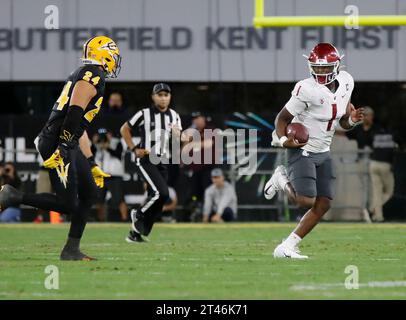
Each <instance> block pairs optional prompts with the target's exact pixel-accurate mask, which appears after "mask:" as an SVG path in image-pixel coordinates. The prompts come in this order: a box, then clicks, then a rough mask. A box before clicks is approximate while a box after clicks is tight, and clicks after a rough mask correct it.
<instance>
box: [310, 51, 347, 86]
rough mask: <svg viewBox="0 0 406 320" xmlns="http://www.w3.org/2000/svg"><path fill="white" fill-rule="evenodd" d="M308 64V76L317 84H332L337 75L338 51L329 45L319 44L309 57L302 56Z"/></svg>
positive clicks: (338, 64)
mask: <svg viewBox="0 0 406 320" xmlns="http://www.w3.org/2000/svg"><path fill="white" fill-rule="evenodd" d="M303 56H304V57H305V58H306V59H307V61H308V64H309V70H310V74H311V75H312V76H313V77H314V79H315V80H316V81H317V82H318V83H319V84H323V85H326V84H329V83H331V82H333V81H334V80H335V78H336V76H337V74H338V71H339V70H338V68H339V67H340V62H341V59H342V58H343V57H344V55H342V56H340V53H339V52H338V50H337V49H336V48H335V47H334V46H333V45H332V44H330V43H319V44H318V45H316V46H315V47H314V48H313V50H312V51H311V52H310V55H309V56H306V55H303Z"/></svg>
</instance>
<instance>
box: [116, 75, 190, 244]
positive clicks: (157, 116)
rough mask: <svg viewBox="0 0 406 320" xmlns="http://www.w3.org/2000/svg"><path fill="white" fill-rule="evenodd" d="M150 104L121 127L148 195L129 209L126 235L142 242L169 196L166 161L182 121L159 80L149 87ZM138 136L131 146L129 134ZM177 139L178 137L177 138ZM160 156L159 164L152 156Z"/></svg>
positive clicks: (128, 240) (178, 134) (169, 93)
mask: <svg viewBox="0 0 406 320" xmlns="http://www.w3.org/2000/svg"><path fill="white" fill-rule="evenodd" d="M151 98H152V101H153V103H152V105H151V106H150V107H149V108H144V109H142V110H139V111H138V112H137V113H135V115H134V116H133V117H132V118H131V119H129V120H128V121H127V122H125V123H124V125H123V126H122V127H121V130H120V132H121V135H122V136H123V138H124V140H125V141H126V143H127V146H128V148H129V149H131V151H133V152H134V153H135V155H136V164H137V169H138V173H139V175H141V177H143V178H144V180H145V182H146V183H147V185H148V197H147V199H146V201H145V202H144V204H143V205H142V206H141V207H140V208H138V210H132V211H131V220H132V228H131V230H130V233H129V235H128V236H127V238H126V241H127V242H144V241H146V239H145V238H144V237H143V236H147V235H148V234H149V233H150V232H151V230H152V226H153V225H154V222H155V217H156V216H157V215H158V214H159V213H161V212H162V207H163V205H164V204H165V202H166V201H167V200H168V198H169V191H168V185H167V179H168V170H167V165H166V164H165V163H168V161H169V160H170V159H171V156H172V155H171V152H172V151H174V150H175V148H173V150H172V148H171V140H172V136H174V139H182V143H184V142H186V138H185V137H183V136H182V138H181V131H182V124H181V120H180V117H179V114H178V113H177V112H176V111H175V110H173V109H171V108H169V105H170V102H171V88H170V87H169V85H167V84H166V83H158V84H156V85H154V87H153V89H152V95H151ZM133 135H135V136H140V137H141V142H140V143H139V144H138V145H134V142H133V140H132V136H133ZM178 141H179V140H178ZM152 157H154V159H162V160H163V161H160V162H159V163H158V164H154V163H156V162H155V161H154V163H152V161H151V159H152Z"/></svg>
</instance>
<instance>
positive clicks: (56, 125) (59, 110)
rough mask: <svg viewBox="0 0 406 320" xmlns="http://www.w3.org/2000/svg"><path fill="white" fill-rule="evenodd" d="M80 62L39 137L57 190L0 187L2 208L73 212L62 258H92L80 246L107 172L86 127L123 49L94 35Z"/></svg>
mask: <svg viewBox="0 0 406 320" xmlns="http://www.w3.org/2000/svg"><path fill="white" fill-rule="evenodd" d="M82 62H83V64H84V65H83V66H81V67H79V68H78V69H77V70H75V71H74V72H73V73H72V74H71V75H70V76H69V77H68V79H67V81H66V83H65V86H64V88H63V90H62V92H61V95H60V96H59V98H58V100H57V101H56V102H55V104H54V106H53V108H52V112H51V115H50V117H49V119H48V121H47V123H46V124H45V126H44V128H43V129H42V131H41V132H40V134H39V135H38V137H37V139H36V141H35V145H36V147H37V150H38V152H39V153H40V154H41V157H42V158H43V159H44V160H45V161H44V167H46V168H48V169H49V176H50V179H51V183H52V186H53V188H54V190H55V193H56V194H51V193H41V194H29V193H22V192H20V191H18V190H16V189H14V188H13V187H12V186H10V185H4V186H3V187H2V189H1V190H0V210H4V209H5V208H7V207H9V206H17V205H20V204H25V205H29V206H32V207H36V208H41V209H45V210H52V211H57V212H61V213H65V214H69V215H70V216H71V225H70V230H69V236H68V240H67V242H66V245H65V246H64V248H63V250H62V252H61V255H60V259H61V260H93V258H91V257H89V256H87V255H85V254H83V253H82V252H81V251H80V248H79V244H80V239H81V237H82V234H83V231H84V229H85V226H86V220H87V214H88V212H89V211H90V209H91V207H92V204H93V203H94V201H95V200H96V197H97V187H100V188H102V187H103V185H104V178H107V177H109V175H108V174H107V173H105V172H103V171H102V170H101V169H100V168H99V167H98V166H97V165H96V163H95V161H94V157H93V155H92V152H91V150H90V143H89V138H88V136H87V133H86V129H87V128H88V126H89V125H90V123H91V122H92V121H93V119H94V118H95V116H96V115H97V114H98V113H99V111H100V108H101V104H102V101H103V94H104V84H105V78H115V77H117V74H118V73H119V71H120V65H121V56H120V51H119V49H118V47H117V45H116V44H115V42H114V41H113V40H112V39H110V38H108V37H105V36H97V37H93V38H91V39H89V40H88V41H87V42H86V43H85V44H84V46H83V58H82Z"/></svg>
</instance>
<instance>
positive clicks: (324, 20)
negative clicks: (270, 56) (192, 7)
mask: <svg viewBox="0 0 406 320" xmlns="http://www.w3.org/2000/svg"><path fill="white" fill-rule="evenodd" d="M254 1H255V2H254V5H255V8H254V18H253V24H254V27H257V28H261V27H273V28H277V27H323V26H336V27H344V26H347V25H353V24H356V26H405V25H406V15H365V16H363V15H358V16H351V15H347V16H346V15H344V16H265V0H254Z"/></svg>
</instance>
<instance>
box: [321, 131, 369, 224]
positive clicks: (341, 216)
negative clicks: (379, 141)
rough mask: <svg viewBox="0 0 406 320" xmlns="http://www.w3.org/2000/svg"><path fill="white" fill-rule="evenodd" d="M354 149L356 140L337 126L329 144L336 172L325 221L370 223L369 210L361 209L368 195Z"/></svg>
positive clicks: (356, 148) (360, 165)
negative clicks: (332, 194) (332, 193)
mask: <svg viewBox="0 0 406 320" xmlns="http://www.w3.org/2000/svg"><path fill="white" fill-rule="evenodd" d="M357 151H358V147H357V142H356V141H354V140H350V139H348V137H347V136H346V131H344V130H342V129H338V128H337V129H336V131H335V134H334V137H333V143H332V144H331V157H332V159H333V162H334V168H335V172H336V179H335V188H334V189H335V194H334V200H333V202H332V208H331V209H330V210H329V211H327V213H326V214H325V215H324V216H323V219H325V220H333V221H354V220H364V221H367V222H371V220H370V217H369V214H368V212H365V210H363V209H364V208H365V205H366V199H367V194H365V188H363V184H362V182H363V179H362V178H363V175H362V174H363V171H362V168H363V164H362V163H360V162H359V161H358V154H357V153H358V152H357ZM341 205H344V207H342V206H341Z"/></svg>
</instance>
